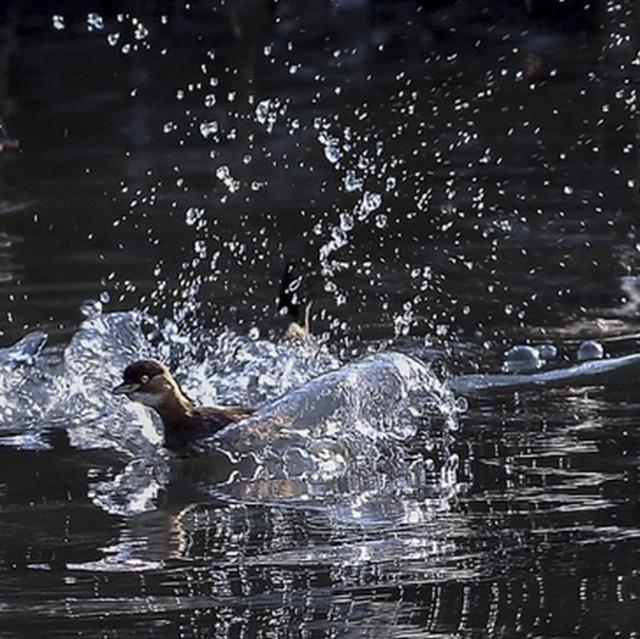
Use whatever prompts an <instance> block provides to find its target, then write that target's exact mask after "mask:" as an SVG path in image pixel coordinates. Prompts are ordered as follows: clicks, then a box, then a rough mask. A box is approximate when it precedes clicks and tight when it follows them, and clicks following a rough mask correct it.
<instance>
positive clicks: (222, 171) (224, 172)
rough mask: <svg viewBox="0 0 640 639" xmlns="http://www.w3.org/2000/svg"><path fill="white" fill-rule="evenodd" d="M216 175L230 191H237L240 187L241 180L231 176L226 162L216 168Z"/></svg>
mask: <svg viewBox="0 0 640 639" xmlns="http://www.w3.org/2000/svg"><path fill="white" fill-rule="evenodd" d="M216 177H217V178H218V179H219V180H220V181H221V182H222V183H223V184H224V185H225V186H226V187H227V189H228V190H229V192H230V193H235V192H236V191H237V190H238V189H239V188H240V182H238V180H235V179H234V178H233V177H232V176H231V172H230V171H229V167H228V166H227V165H226V164H224V165H222V166H219V167H218V168H217V169H216Z"/></svg>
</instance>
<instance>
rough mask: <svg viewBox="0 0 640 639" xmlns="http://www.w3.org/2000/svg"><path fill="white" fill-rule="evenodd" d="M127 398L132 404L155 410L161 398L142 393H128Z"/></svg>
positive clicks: (153, 394)
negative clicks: (139, 404)
mask: <svg viewBox="0 0 640 639" xmlns="http://www.w3.org/2000/svg"><path fill="white" fill-rule="evenodd" d="M129 398H130V399H132V400H133V401H134V402H140V403H141V404H144V405H145V406H151V407H152V408H155V407H156V406H159V405H160V401H161V397H160V396H159V395H156V394H155V393H144V392H142V391H136V392H135V393H130V394H129Z"/></svg>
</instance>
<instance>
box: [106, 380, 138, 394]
mask: <svg viewBox="0 0 640 639" xmlns="http://www.w3.org/2000/svg"><path fill="white" fill-rule="evenodd" d="M139 388H140V384H135V383H134V384H128V383H127V382H122V384H118V386H116V387H115V388H114V389H113V390H112V391H111V393H112V394H113V395H128V394H129V393H135V392H136V391H137V390H138V389H139Z"/></svg>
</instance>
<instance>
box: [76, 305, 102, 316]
mask: <svg viewBox="0 0 640 639" xmlns="http://www.w3.org/2000/svg"><path fill="white" fill-rule="evenodd" d="M80 313H82V315H83V316H84V317H86V318H89V319H90V318H92V317H97V316H98V315H100V313H102V303H101V302H99V301H98V300H85V301H84V302H82V304H81V305H80Z"/></svg>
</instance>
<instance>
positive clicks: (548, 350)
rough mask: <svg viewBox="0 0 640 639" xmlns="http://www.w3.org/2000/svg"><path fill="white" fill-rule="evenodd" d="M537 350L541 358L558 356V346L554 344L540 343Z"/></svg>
mask: <svg viewBox="0 0 640 639" xmlns="http://www.w3.org/2000/svg"><path fill="white" fill-rule="evenodd" d="M538 352H539V353H540V357H542V359H554V358H555V357H557V356H558V347H557V346H555V345H554V344H540V345H539V346H538Z"/></svg>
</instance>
